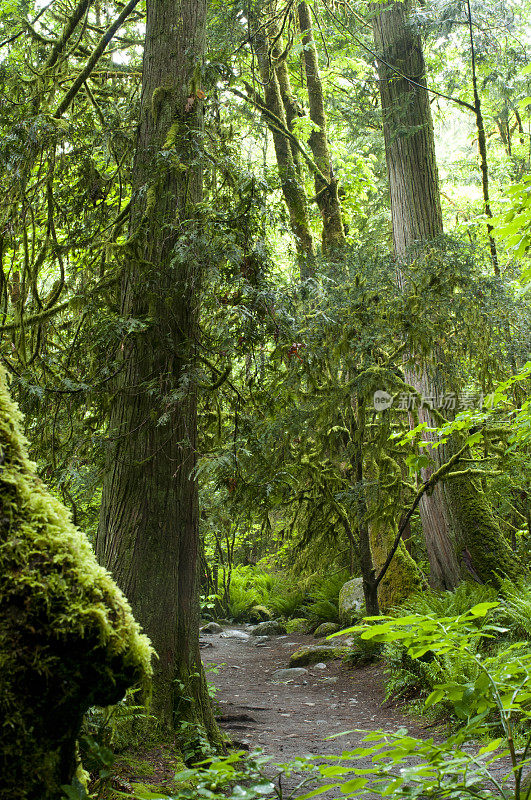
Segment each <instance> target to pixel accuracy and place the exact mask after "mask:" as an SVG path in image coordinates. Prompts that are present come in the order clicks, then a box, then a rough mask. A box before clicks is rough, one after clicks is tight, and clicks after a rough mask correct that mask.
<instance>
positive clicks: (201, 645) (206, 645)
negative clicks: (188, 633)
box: [199, 639, 214, 650]
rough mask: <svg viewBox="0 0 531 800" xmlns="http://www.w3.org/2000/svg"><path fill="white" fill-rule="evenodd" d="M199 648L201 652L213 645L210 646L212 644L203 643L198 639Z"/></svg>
mask: <svg viewBox="0 0 531 800" xmlns="http://www.w3.org/2000/svg"><path fill="white" fill-rule="evenodd" d="M199 647H200V648H201V650H204V649H205V648H206V647H214V645H213V644H212V642H204V641H202V640H201V639H200V640H199Z"/></svg>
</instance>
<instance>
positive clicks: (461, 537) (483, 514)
mask: <svg viewBox="0 0 531 800" xmlns="http://www.w3.org/2000/svg"><path fill="white" fill-rule="evenodd" d="M446 492H447V496H448V497H449V500H450V504H449V505H450V513H451V516H452V524H453V527H454V530H455V531H456V543H455V544H456V549H457V555H458V558H459V560H460V561H461V563H462V564H464V565H465V567H466V573H465V574H467V577H468V575H469V574H470V572H471V571H472V570H473V573H474V572H475V573H476V574H475V575H474V574H473V573H472V577H473V578H475V579H477V578H479V579H480V580H481V581H483V582H485V583H490V584H492V585H494V586H500V585H501V579H502V578H504V577H507V578H511V579H513V580H517V579H519V578H521V577H522V573H523V572H524V571H525V567H524V566H523V565H522V564H521V563H520V562H519V560H518V559H517V557H516V556H515V554H514V553H513V552H512V550H511V548H510V547H509V544H508V542H507V541H506V540H505V539H504V537H503V534H502V532H501V530H500V528H499V525H498V524H497V522H496V520H495V518H494V515H493V513H492V509H491V507H490V504H489V501H488V498H487V497H486V495H485V494H484V492H483V491H482V490H481V489H480V488H479V486H477V485H476V483H475V481H474V480H473V479H472V478H471V477H470V476H466V477H462V478H461V477H460V478H453V479H450V480H449V481H448V483H447V487H446Z"/></svg>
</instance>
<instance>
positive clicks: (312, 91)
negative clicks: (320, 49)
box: [298, 1, 345, 256]
mask: <svg viewBox="0 0 531 800" xmlns="http://www.w3.org/2000/svg"><path fill="white" fill-rule="evenodd" d="M298 13H299V26H300V29H301V32H302V43H303V45H304V49H303V51H302V52H303V58H304V69H305V74H306V85H307V87H308V103H309V107H310V119H311V120H312V122H313V123H314V124H315V125H316V128H314V130H313V131H312V132H311V134H310V138H309V140H308V143H309V145H310V148H311V151H312V153H313V158H314V161H315V163H316V164H317V166H318V167H319V169H320V170H321V172H322V174H323V176H324V177H325V178H326V180H327V183H324V181H323V180H322V179H321V178H319V177H318V176H316V178H315V193H316V197H317V205H318V206H319V211H320V212H321V217H322V220H323V253H325V254H326V255H331V256H333V255H334V254H336V255H338V254H340V253H341V250H342V248H343V247H344V245H345V230H344V228H343V218H342V214H341V203H340V201H339V194H338V185H337V179H336V178H335V177H334V174H333V170H332V164H331V161H330V152H329V149H328V125H327V120H326V112H325V107H324V95H323V84H322V82H321V76H320V74H319V61H318V58H317V50H316V49H315V42H314V38H313V27H312V18H311V15H310V8H309V6H308V4H307V3H306V2H304V1H303V2H302V3H299V6H298Z"/></svg>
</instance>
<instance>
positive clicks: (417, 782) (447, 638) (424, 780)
mask: <svg viewBox="0 0 531 800" xmlns="http://www.w3.org/2000/svg"><path fill="white" fill-rule="evenodd" d="M497 605H498V604H497V603H495V602H488V601H487V602H482V603H479V604H477V605H475V606H473V607H472V608H470V609H469V610H468V611H465V612H464V613H462V614H460V615H459V616H457V617H456V616H453V617H452V616H446V617H441V618H437V617H435V616H433V615H417V614H410V615H408V616H405V617H398V618H394V619H393V618H391V617H374V618H372V619H367V620H366V621H365V622H364V623H363V624H362V625H358V626H355V627H354V628H352V629H350V630H351V631H352V632H356V633H361V636H362V638H364V639H367V640H374V641H379V642H383V643H390V642H393V641H395V640H397V639H400V641H401V643H402V645H403V647H404V649H405V651H406V652H407V655H408V656H409V657H410V658H411V659H414V660H418V659H422V658H423V657H425V656H426V655H427V654H429V655H430V656H432V657H433V658H434V659H439V658H440V657H441V656H445V655H448V654H449V653H455V654H456V655H457V656H458V657H459V658H460V659H461V660H462V662H463V663H464V664H466V667H467V668H468V670H469V672H470V674H471V676H472V677H471V679H470V680H469V681H468V682H466V683H463V682H460V681H455V680H452V681H446V682H444V683H441V684H439V685H438V686H436V687H435V688H434V690H433V691H432V692H431V694H430V695H429V696H428V698H427V699H426V707H431V706H433V705H435V704H438V703H444V704H445V705H447V706H450V707H452V708H453V710H454V713H455V714H456V715H457V716H458V717H459V718H460V719H461V720H462V722H463V725H462V727H461V729H460V730H459V732H458V733H456V734H454V735H452V736H450V737H449V738H448V739H447V740H446V741H444V742H443V743H439V742H435V741H434V740H433V739H428V740H426V739H417V738H414V737H410V736H408V735H407V731H405V730H399V731H397V732H395V733H386V732H383V731H376V732H373V733H370V734H368V735H367V736H366V737H365V739H364V743H365V744H364V746H362V747H359V748H355V749H354V750H349V751H347V752H344V753H343V754H342V755H340V756H338V757H336V759H335V760H334V761H335V763H332V764H329V765H323V766H320V771H321V774H322V775H323V779H325V778H328V779H330V778H332V779H337V777H338V776H340V779H339V780H335V781H334V783H333V784H330V783H329V784H328V785H327V787H326V788H327V789H328V788H331V787H332V786H334V787H341V791H342V792H343V793H344V794H348V795H349V796H356V797H361V796H364V795H366V794H367V793H369V792H374V793H375V794H377V795H378V796H388V795H390V794H397V793H398V792H400V793H401V796H404V797H411V798H415V797H417V798H421V797H422V798H425V799H426V800H428V798H433V800H435V798H441V797H445V798H452V799H453V800H462V798H464V797H469V796H470V797H477V798H482V799H483V800H493V798H504V800H509V799H510V800H524V799H525V798H527V797H528V792H529V789H528V788H524V787H523V784H522V777H523V774H524V770H525V767H526V765H527V763H528V759H527V754H528V748H529V745H530V744H531V736H529V732H528V738H527V744H526V746H525V748H524V751H523V755H521V757H520V759H519V758H518V756H517V753H516V750H515V746H514V724H515V720H517V719H518V720H521V719H524V720H526V722H527V723H529V721H530V720H531V686H530V674H531V673H530V667H531V652H529V651H527V652H526V650H525V646H522V645H518V644H515V645H512V646H510V647H509V648H506V649H505V650H504V651H503V652H501V653H499V654H497V655H494V656H490V655H487V654H483V653H481V651H480V648H478V643H479V642H481V641H484V640H489V639H492V638H493V637H495V636H496V635H497V634H498V633H499V627H498V626H496V625H493V624H492V623H491V622H489V621H488V620H486V619H485V618H486V617H487V615H488V614H489V612H490V611H492V609H494V608H496V607H497ZM493 718H494V720H495V722H496V725H497V726H498V728H499V729H500V731H501V736H500V737H499V738H496V739H494V740H493V739H492V736H491V732H492V724H491V723H492V720H493ZM482 737H483V738H486V739H487V741H488V743H487V744H486V745H485V746H483V747H481V748H478V745H477V739H478V738H482ZM506 757H508V758H509V760H510V766H509V767H508V768H506V770H505V773H506V774H505V777H504V778H503V779H499V778H498V777H497V774H496V771H495V770H491V767H493V765H495V764H496V762H498V761H500V759H502V758H506ZM367 758H370V759H371V762H372V764H371V765H370V766H369V767H367V766H365V764H364V765H363V766H360V767H353V766H352V761H353V760H357V759H365V760H366V759H367ZM324 791H325V788H322V789H321V790H318V791H316V792H315V795H317V794H319V793H321V792H324ZM315 795H306V797H310V796H315Z"/></svg>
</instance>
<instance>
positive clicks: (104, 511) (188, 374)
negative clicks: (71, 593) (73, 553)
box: [96, 0, 216, 737]
mask: <svg viewBox="0 0 531 800" xmlns="http://www.w3.org/2000/svg"><path fill="white" fill-rule="evenodd" d="M205 19H206V0H148V3H147V21H146V39H145V50H144V62H143V75H142V99H141V108H140V124H139V130H138V138H137V147H136V157H135V161H134V166H133V176H132V184H133V194H132V199H131V207H130V236H129V239H128V242H127V243H126V245H125V246H124V248H123V249H124V259H125V261H126V267H125V269H124V273H123V278H122V282H121V290H120V303H121V314H122V317H123V319H124V323H125V325H127V326H129V330H130V331H132V332H131V333H130V335H127V336H126V337H125V339H124V342H123V345H122V352H121V359H122V369H121V372H120V375H119V378H118V380H117V383H116V386H115V393H114V399H113V403H112V409H111V417H110V425H109V440H108V441H109V448H108V466H107V474H106V478H105V481H104V487H103V499H102V507H101V517H100V525H99V530H98V537H97V545H96V547H97V554H98V556H99V558H100V560H101V561H102V562H103V563H104V564H105V565H106V566H107V567H108V568H109V569H110V570H111V571H112V573H113V575H114V576H115V578H116V580H117V582H118V583H119V585H120V587H121V588H122V589H123V590H124V592H125V593H126V595H127V596H128V598H129V599H130V602H131V605H132V606H133V608H134V610H135V614H136V615H137V617H138V619H139V621H141V623H142V625H143V627H144V629H145V630H146V632H148V634H149V636H150V638H151V640H152V642H153V645H154V647H155V650H156V652H157V654H158V660H157V661H156V663H155V670H154V709H155V712H156V713H157V715H158V716H159V719H160V720H161V721H162V723H163V724H166V725H167V726H170V727H171V725H172V722H173V721H174V719H175V715H176V714H177V716H178V718H179V719H188V720H191V721H195V722H198V723H200V724H201V725H203V726H204V727H205V728H206V730H207V731H208V733H209V735H210V736H211V737H215V736H216V727H215V723H214V720H213V716H212V712H211V708H210V704H209V700H208V694H207V692H206V684H205V680H204V675H203V670H202V667H201V660H200V655H199V641H198V640H199V637H198V626H199V604H198V586H197V571H198V570H197V563H198V499H197V486H196V482H195V479H194V467H195V462H196V403H197V397H196V387H195V385H194V380H193V374H192V370H193V365H194V359H195V355H196V347H197V340H198V305H199V292H200V286H201V255H200V253H198V252H197V251H196V248H200V244H199V242H200V235H201V222H200V216H199V211H198V205H199V204H200V202H201V200H202V168H201V146H202V119H203V110H202V98H203V97H204V94H203V92H202V90H201V88H200V80H201V72H202V59H203V52H204V42H205Z"/></svg>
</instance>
